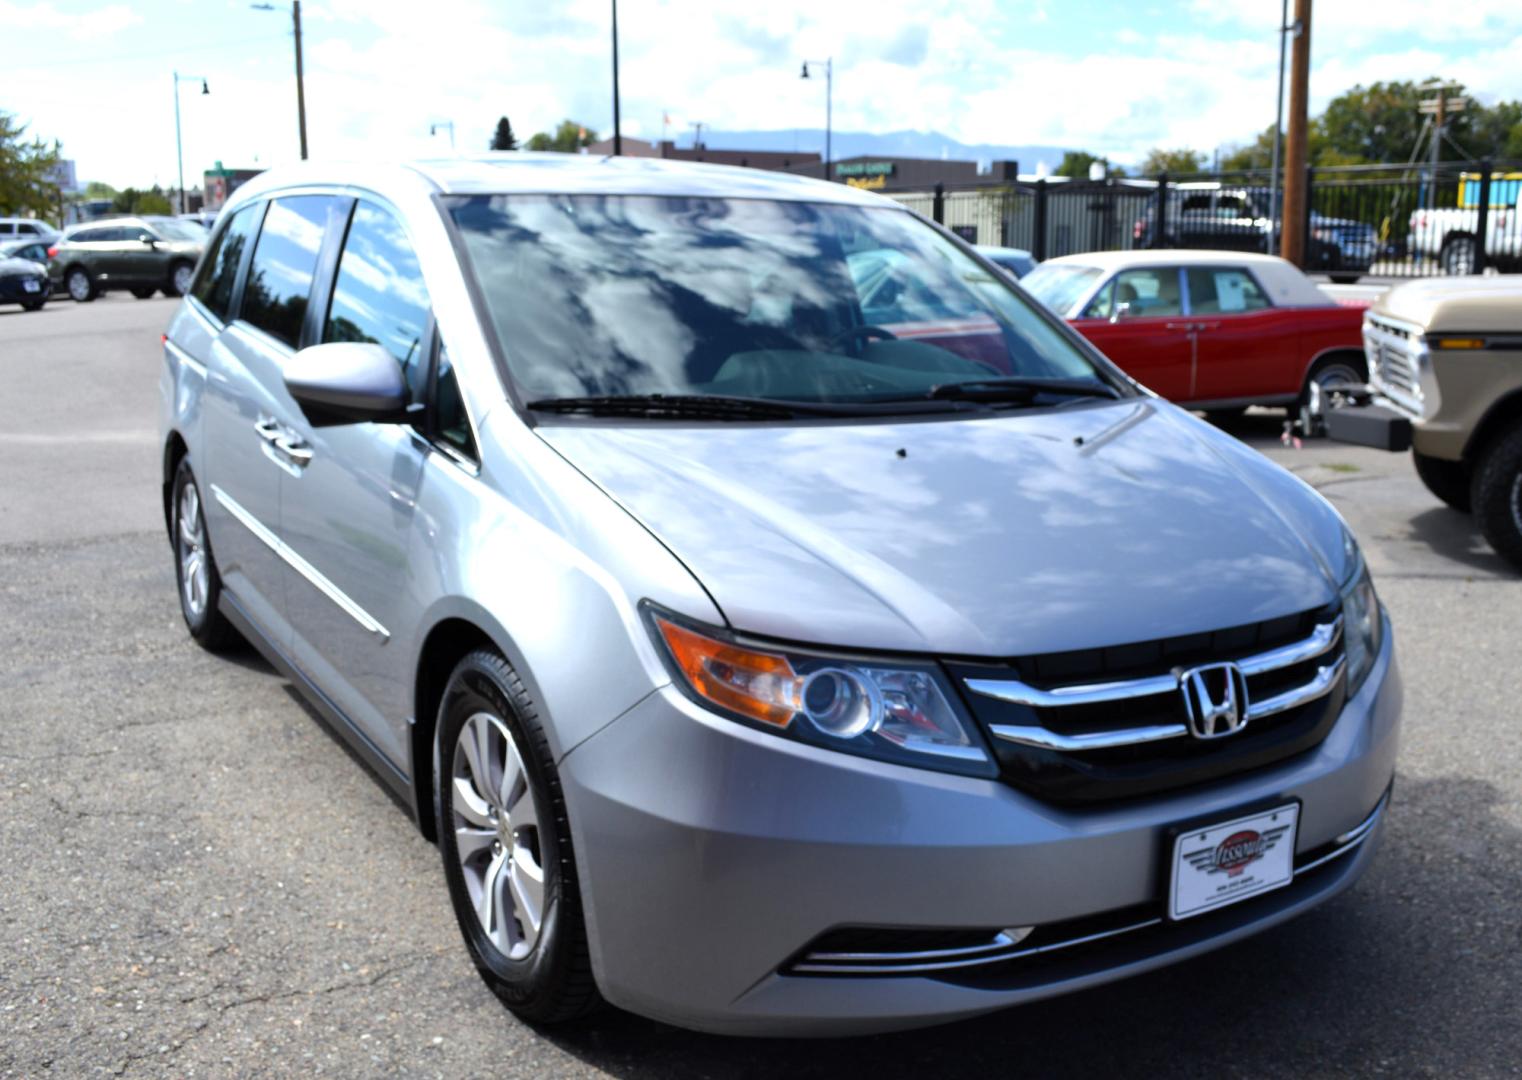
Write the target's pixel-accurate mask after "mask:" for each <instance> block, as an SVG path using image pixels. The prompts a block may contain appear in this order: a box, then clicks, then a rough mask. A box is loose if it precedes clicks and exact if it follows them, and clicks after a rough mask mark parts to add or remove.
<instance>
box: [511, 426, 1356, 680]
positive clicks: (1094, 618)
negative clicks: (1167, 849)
mask: <svg viewBox="0 0 1522 1080" xmlns="http://www.w3.org/2000/svg"><path fill="white" fill-rule="evenodd" d="M537 430H538V432H539V434H540V436H541V437H542V438H543V439H545V440H546V441H547V442H548V443H549V444H550V445H551V446H553V447H554V448H555V449H556V450H558V451H559V452H560V453H561V454H562V455H563V456H565V457H566V458H567V459H568V460H569V461H570V462H571V463H572V464H573V465H575V466H576V467H577V468H578V469H580V470H581V471H582V472H583V473H584V474H585V475H587V476H588V477H589V478H590V479H591V480H592V481H593V482H594V483H596V484H598V485H599V486H601V487H602V489H603V490H604V491H606V492H607V493H608V494H609V495H610V496H611V497H612V498H614V499H615V500H617V501H618V502H619V503H620V504H622V505H623V506H624V508H625V509H627V510H628V512H629V513H631V514H632V515H633V516H634V517H635V518H637V519H638V520H639V521H641V522H643V523H644V525H645V526H646V527H647V528H649V529H650V531H651V532H653V533H654V534H655V535H656V536H657V537H659V538H660V539H661V540H662V542H664V543H665V544H666V546H667V547H668V548H670V549H671V551H672V552H673V553H675V555H676V556H677V557H678V558H679V559H681V560H682V561H683V562H684V563H685V564H686V565H687V567H688V568H689V569H690V570H691V571H692V573H693V574H694V575H695V576H696V577H697V579H698V580H699V581H700V582H701V583H702V585H703V586H704V587H705V588H706V589H707V590H708V592H709V593H710V594H711V595H712V597H713V599H714V601H715V603H716V604H717V605H718V607H719V608H720V610H722V611H723V613H724V615H725V617H726V618H727V619H728V621H729V623H730V625H731V626H733V627H734V628H736V629H738V630H742V631H747V632H750V633H755V634H762V635H767V636H772V637H778V638H785V639H790V640H794V641H800V642H813V643H817V644H822V645H833V646H841V647H848V648H861V649H884V650H906V651H913V652H932V653H939V654H943V655H944V654H957V655H964V656H985V657H1001V656H1015V655H1027V654H1034V653H1042V652H1050V651H1055V650H1066V649H1076V648H1087V647H1092V646H1096V645H1115V644H1122V643H1127V642H1135V641H1145V640H1150V639H1155V638H1160V637H1171V636H1175V635H1181V634H1189V633H1195V632H1198V631H1203V630H1214V629H1219V628H1222V627H1227V626H1236V625H1241V624H1243V623H1250V622H1255V621H1259V620H1263V619H1269V618H1273V617H1276V616H1279V615H1286V614H1290V613H1293V612H1299V611H1304V610H1307V609H1310V608H1313V607H1317V606H1319V605H1322V604H1324V603H1326V602H1328V601H1329V600H1330V599H1331V598H1332V597H1333V596H1334V595H1335V592H1336V589H1335V587H1334V586H1333V584H1332V581H1331V575H1332V574H1334V573H1337V572H1338V569H1337V568H1336V567H1335V566H1334V568H1333V569H1331V570H1329V569H1328V564H1329V563H1332V562H1333V561H1334V560H1336V561H1340V559H1341V554H1340V552H1341V535H1342V534H1341V528H1342V526H1341V520H1340V518H1338V516H1337V514H1336V512H1335V511H1334V510H1332V509H1331V507H1330V505H1329V504H1327V503H1326V502H1325V500H1323V499H1321V498H1320V497H1319V496H1318V495H1316V494H1315V493H1314V492H1312V491H1311V490H1310V489H1309V488H1308V487H1306V486H1305V485H1304V484H1302V483H1301V482H1300V481H1299V480H1297V479H1295V478H1293V477H1292V476H1290V474H1289V473H1287V472H1285V471H1283V470H1282V469H1279V468H1278V467H1277V466H1275V465H1273V464H1271V463H1270V462H1268V461H1267V460H1266V459H1264V458H1262V457H1261V456H1259V455H1258V454H1256V453H1255V452H1253V451H1251V450H1249V449H1248V448H1246V447H1244V446H1242V445H1241V444H1240V443H1237V442H1236V440H1234V439H1232V438H1230V436H1227V435H1224V434H1221V433H1220V432H1217V431H1215V430H1214V429H1212V428H1210V427H1209V426H1208V425H1206V424H1205V423H1203V422H1202V421H1199V420H1197V419H1195V418H1194V417H1191V416H1189V415H1188V414H1186V413H1183V412H1182V411H1180V410H1178V409H1176V408H1174V407H1173V406H1171V405H1168V404H1167V403H1165V402H1161V401H1157V400H1153V399H1131V400H1126V401H1120V402H1114V403H1104V404H1097V405H1093V406H1076V407H1072V406H1070V407H1069V408H1067V409H1062V410H1050V411H1044V412H1041V413H1001V414H993V415H991V416H989V417H987V418H981V419H968V420H959V421H941V422H934V421H932V422H924V421H920V422H901V421H893V422H887V423H882V422H878V423H870V424H834V423H830V424H809V425H759V424H743V425H742V424H737V425H718V424H706V425H684V426H677V425H667V424H665V423H654V422H652V423H645V424H642V425H639V426H634V425H619V426H609V425H604V424H559V425H549V426H543V425H542V426H540V427H539V428H538V429H537Z"/></svg>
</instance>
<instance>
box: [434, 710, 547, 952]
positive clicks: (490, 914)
mask: <svg viewBox="0 0 1522 1080" xmlns="http://www.w3.org/2000/svg"><path fill="white" fill-rule="evenodd" d="M450 778H451V779H450V782H451V785H452V796H453V797H452V799H451V803H452V806H453V811H454V812H453V821H452V822H451V826H452V827H453V829H454V835H455V851H456V855H457V857H458V858H459V860H460V869H461V870H462V871H463V873H464V878H465V885H466V889H467V890H468V892H469V894H470V900H471V904H472V906H473V907H474V909H475V914H476V919H477V921H478V922H479V923H480V927H481V930H482V932H483V933H485V935H486V937H487V939H488V940H489V941H491V943H492V944H493V945H494V946H496V948H497V949H498V950H499V951H500V952H501V953H502V954H503V955H504V956H506V957H508V958H509V959H511V960H522V959H524V958H525V957H527V956H528V955H529V954H530V953H531V952H533V951H534V946H535V945H536V944H538V941H539V930H540V927H541V925H542V924H543V920H544V904H545V880H544V879H545V873H544V864H543V858H542V855H541V849H540V844H539V817H538V811H537V809H536V808H535V806H534V793H533V790H532V789H531V788H530V786H529V779H528V773H527V772H526V771H525V769H524V767H523V755H522V754H521V753H520V752H519V749H518V744H517V743H516V742H515V741H514V739H513V736H512V734H511V733H510V732H509V731H508V729H507V725H506V724H505V723H503V721H502V719H501V718H500V717H497V716H493V715H492V714H491V713H487V712H477V713H474V714H472V715H471V716H470V717H469V718H468V719H467V720H466V721H465V723H464V725H463V726H461V728H460V734H459V738H458V739H456V741H455V750H454V764H453V767H452V769H451V773H450Z"/></svg>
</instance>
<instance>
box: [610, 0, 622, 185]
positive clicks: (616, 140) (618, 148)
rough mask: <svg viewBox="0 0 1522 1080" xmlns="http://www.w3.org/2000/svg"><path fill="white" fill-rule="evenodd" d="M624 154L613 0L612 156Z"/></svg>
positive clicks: (615, 18) (615, 11) (616, 29)
mask: <svg viewBox="0 0 1522 1080" xmlns="http://www.w3.org/2000/svg"><path fill="white" fill-rule="evenodd" d="M623 152H624V134H623V131H622V129H621V128H620V126H619V122H618V0H613V156H614V157H618V156H620V155H621V154H622V153H623Z"/></svg>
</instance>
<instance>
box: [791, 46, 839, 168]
mask: <svg viewBox="0 0 1522 1080" xmlns="http://www.w3.org/2000/svg"><path fill="white" fill-rule="evenodd" d="M810 64H812V65H813V66H814V67H816V68H817V67H818V66H819V65H820V64H823V65H824V178H825V179H826V180H828V179H829V178H830V161H831V158H832V149H833V148H832V147H831V145H830V143H831V136H832V134H833V131H834V126H835V121H834V116H833V113H834V111H835V58H834V57H833V56H829V57H826V58H825V59H823V60H805V61H804V62H803V71H802V72H801V73H800V74H799V76H798V77H799V78H801V79H807V78H808V77H809V65H810Z"/></svg>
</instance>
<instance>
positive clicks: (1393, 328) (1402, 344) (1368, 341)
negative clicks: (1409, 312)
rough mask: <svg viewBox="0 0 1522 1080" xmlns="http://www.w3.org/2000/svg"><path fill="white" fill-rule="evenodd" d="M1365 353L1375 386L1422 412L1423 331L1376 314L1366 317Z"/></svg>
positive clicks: (1411, 410)
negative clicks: (1417, 331)
mask: <svg viewBox="0 0 1522 1080" xmlns="http://www.w3.org/2000/svg"><path fill="white" fill-rule="evenodd" d="M1363 341H1364V353H1365V356H1366V357H1367V359H1368V362H1369V377H1370V381H1371V382H1372V383H1373V385H1374V388H1375V389H1376V390H1378V391H1379V392H1380V393H1382V394H1384V395H1385V396H1386V397H1387V398H1389V399H1390V400H1391V401H1393V402H1395V403H1396V404H1397V405H1399V406H1400V407H1401V408H1403V409H1404V410H1406V411H1407V412H1409V413H1411V414H1412V415H1413V416H1418V417H1419V416H1421V415H1422V383H1421V362H1420V359H1419V355H1420V353H1421V350H1422V349H1423V345H1422V340H1421V336H1420V334H1418V333H1416V332H1414V331H1412V330H1411V329H1410V328H1408V327H1406V326H1403V325H1401V324H1400V323H1396V322H1392V321H1389V320H1387V319H1381V318H1379V317H1377V316H1374V315H1368V316H1365V318H1364V324H1363Z"/></svg>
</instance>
